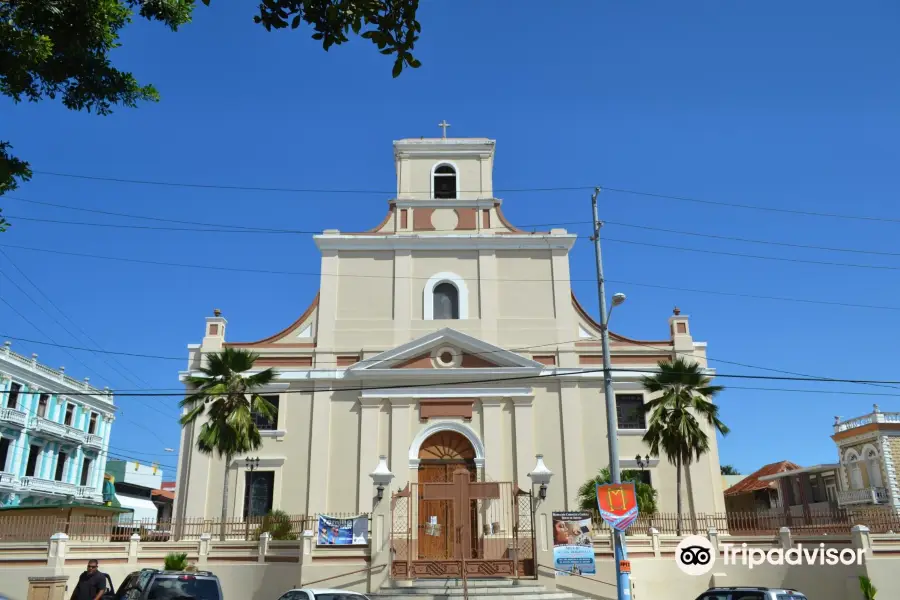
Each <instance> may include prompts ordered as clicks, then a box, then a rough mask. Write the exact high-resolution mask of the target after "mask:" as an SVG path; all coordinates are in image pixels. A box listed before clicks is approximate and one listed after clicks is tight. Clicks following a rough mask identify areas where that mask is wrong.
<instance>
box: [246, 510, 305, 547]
mask: <svg viewBox="0 0 900 600" xmlns="http://www.w3.org/2000/svg"><path fill="white" fill-rule="evenodd" d="M292 529H293V523H291V516H290V515H289V514H287V513H286V512H284V511H283V510H272V511H269V514H267V515H266V516H265V517H263V521H262V525H260V526H259V529H257V530H256V534H255V537H256V539H257V540H258V539H259V538H260V536H261V535H262V534H263V533H265V532H268V534H269V535H270V536H272V537H271V539H273V540H296V539H297V534H296V533H293V531H292Z"/></svg>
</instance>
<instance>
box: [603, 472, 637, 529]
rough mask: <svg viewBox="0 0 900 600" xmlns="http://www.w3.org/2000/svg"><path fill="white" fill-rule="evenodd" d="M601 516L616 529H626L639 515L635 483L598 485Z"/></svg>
mask: <svg viewBox="0 0 900 600" xmlns="http://www.w3.org/2000/svg"><path fill="white" fill-rule="evenodd" d="M597 508H599V509H600V516H601V517H602V518H603V520H604V521H606V523H607V524H608V525H609V526H610V527H612V528H613V529H615V530H616V531H625V530H626V529H628V526H629V525H631V524H632V523H634V521H635V519H637V517H638V505H637V493H636V491H635V487H634V484H633V483H608V484H601V485H598V486H597Z"/></svg>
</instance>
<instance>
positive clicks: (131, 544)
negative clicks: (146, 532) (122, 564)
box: [128, 533, 141, 564]
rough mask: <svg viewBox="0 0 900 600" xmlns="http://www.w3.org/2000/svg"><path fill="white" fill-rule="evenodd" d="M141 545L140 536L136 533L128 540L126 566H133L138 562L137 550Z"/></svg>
mask: <svg viewBox="0 0 900 600" xmlns="http://www.w3.org/2000/svg"><path fill="white" fill-rule="evenodd" d="M140 544H141V536H140V535H139V534H137V533H134V534H132V535H131V537H130V538H129V539H128V564H135V563H137V560H138V550H139V546H140Z"/></svg>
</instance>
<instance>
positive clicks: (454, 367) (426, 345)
mask: <svg viewBox="0 0 900 600" xmlns="http://www.w3.org/2000/svg"><path fill="white" fill-rule="evenodd" d="M543 368H544V365H543V364H541V363H539V362H536V361H533V360H531V359H529V358H526V357H524V356H522V355H520V354H516V353H515V352H511V351H509V350H506V349H505V348H501V347H499V346H495V345H494V344H489V343H487V342H484V341H482V340H479V339H478V338H475V337H472V336H470V335H468V334H465V333H461V332H459V331H456V330H455V329H450V328H444V329H440V330H438V331H435V332H433V333H430V334H428V335H425V336H422V337H420V338H418V339H415V340H413V341H411V342H408V343H406V344H403V345H402V346H398V347H396V348H393V349H391V350H387V351H385V352H382V353H380V354H377V355H375V356H373V357H371V358H368V359H366V360H362V361H360V362H358V363H356V364H354V365H351V366H350V367H349V368H348V369H347V372H348V374H353V373H358V374H362V373H372V372H373V371H377V372H379V373H385V372H388V371H389V372H393V373H395V374H403V373H409V372H411V371H419V372H421V371H432V372H440V373H447V372H448V371H450V372H454V371H457V372H469V373H471V372H473V371H474V372H478V371H481V372H488V371H490V372H492V373H493V372H507V371H510V370H514V371H538V372H539V371H540V370H541V369H543Z"/></svg>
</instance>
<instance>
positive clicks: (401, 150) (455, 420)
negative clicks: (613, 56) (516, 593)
mask: <svg viewBox="0 0 900 600" xmlns="http://www.w3.org/2000/svg"><path fill="white" fill-rule="evenodd" d="M494 149H495V142H494V141H493V140H489V139H482V138H464V139H452V138H451V139H447V138H437V139H404V140H400V141H396V142H394V165H395V169H396V178H397V196H396V198H395V199H393V200H391V201H390V202H389V208H388V213H387V215H386V216H385V218H384V220H383V221H382V222H381V223H380V224H378V225H377V226H375V227H374V228H373V229H371V230H369V231H366V232H361V233H350V232H343V231H339V230H337V229H331V230H326V231H324V232H323V233H322V234H321V235H316V236H314V240H315V243H316V245H317V246H318V248H319V250H320V251H321V254H322V262H321V273H322V275H321V281H320V286H319V291H318V293H317V294H316V295H315V297H314V298H313V299H312V301H311V303H310V304H309V305H308V307H306V309H305V310H303V311H300V310H298V312H300V313H301V314H300V317H299V318H298V319H297V320H296V321H294V322H293V323H291V324H289V325H287V326H286V327H285V328H284V329H283V330H282V331H279V332H277V333H273V334H271V335H268V337H265V338H263V339H259V340H256V341H248V342H241V341H233V340H231V339H229V338H228V335H227V334H228V330H227V327H228V322H227V321H226V319H225V317H224V316H223V315H222V314H221V313H220V312H219V311H216V312H215V315H214V316H211V317H208V318H207V319H206V324H205V330H204V336H203V339H202V341H201V343H199V344H192V345H189V346H188V356H187V369H186V370H185V371H183V372H182V373H181V377H182V380H183V378H184V377H185V376H187V375H188V374H190V373H196V372H197V368H198V367H199V366H201V364H202V361H203V357H204V355H205V354H207V353H210V352H216V351H219V350H221V349H222V348H224V347H232V348H247V349H250V350H253V351H254V352H257V353H258V354H259V355H260V358H259V359H258V361H257V362H256V365H257V366H258V367H260V368H265V367H274V368H275V369H276V370H277V372H278V375H277V378H276V380H275V382H274V383H273V384H272V385H271V386H269V387H268V388H267V389H265V390H262V391H261V393H262V394H263V395H266V396H267V397H268V398H269V399H270V401H271V402H272V403H273V404H275V406H277V408H278V414H277V418H276V419H275V420H273V421H272V422H267V421H265V420H264V419H261V420H260V422H259V423H260V425H261V428H262V430H263V436H264V440H263V446H262V448H261V449H260V450H259V451H258V452H254V453H253V456H254V457H256V456H258V457H259V462H258V463H254V469H252V470H250V469H248V468H247V467H248V466H249V464H248V463H247V462H246V461H245V458H246V457H243V456H240V457H235V458H234V460H233V461H232V462H231V463H230V464H228V465H226V464H224V461H223V460H221V459H218V458H216V457H209V456H205V455H202V454H200V453H198V452H197V451H196V449H195V446H196V435H197V431H198V429H199V426H189V427H186V428H185V429H184V430H183V435H182V440H181V451H180V459H179V468H178V475H177V485H178V489H177V493H176V508H175V513H176V518H179V517H181V518H184V517H210V518H216V517H218V515H220V512H221V501H222V489H223V482H224V477H228V478H230V488H229V489H230V490H231V496H230V497H229V499H228V513H229V515H233V516H234V517H235V518H238V519H240V518H241V517H242V516H245V515H248V514H257V513H259V512H263V511H265V510H268V509H269V508H273V507H274V508H278V509H281V510H284V511H286V512H288V513H292V514H317V513H325V514H329V513H337V512H357V511H359V512H369V511H371V510H372V509H373V504H375V503H377V500H378V497H377V496H376V494H375V493H374V492H373V482H372V479H371V478H370V473H371V472H372V471H373V469H375V467H376V465H377V464H378V463H379V456H381V455H384V456H385V457H387V459H386V463H387V466H388V468H389V469H390V471H391V473H393V475H394V480H393V482H392V484H391V486H390V488H391V491H395V490H397V489H400V488H403V487H404V486H406V485H407V484H408V483H415V482H422V481H443V480H447V479H448V478H449V477H450V476H451V475H452V473H454V472H455V470H457V469H459V468H460V467H462V468H464V469H466V470H468V471H469V472H470V473H471V476H472V477H473V478H475V479H477V480H479V481H487V482H509V484H510V485H513V486H516V487H518V488H522V489H527V490H530V489H531V480H530V479H529V473H530V472H531V471H532V469H533V468H534V467H535V463H536V458H535V457H536V455H539V454H540V455H542V456H543V461H544V464H545V465H546V466H547V467H548V468H549V469H550V470H551V471H552V472H553V473H554V476H553V480H552V482H551V483H550V484H549V486H548V487H547V489H546V500H545V504H546V505H547V506H552V507H554V508H553V510H565V509H575V508H577V506H578V499H577V491H578V488H579V486H581V485H582V484H583V483H584V482H585V481H586V480H588V479H589V478H591V477H593V476H594V475H595V474H596V473H597V471H598V470H599V469H600V468H603V467H606V466H607V440H606V425H605V423H606V421H605V418H606V417H605V408H604V406H605V405H604V400H603V380H602V372H601V364H602V363H601V346H600V327H599V325H598V324H597V323H596V322H595V321H594V320H593V319H592V318H591V317H590V316H589V315H588V313H587V312H586V311H585V310H584V309H583V308H582V306H581V305H580V304H579V302H578V301H577V300H576V299H575V297H574V296H573V293H572V289H571V287H570V280H569V277H570V275H569V252H570V250H571V249H572V247H573V245H574V244H575V241H576V236H575V235H574V234H571V233H568V232H567V231H566V230H565V229H551V230H550V231H544V232H526V231H523V230H521V229H518V228H516V227H515V226H514V225H513V224H511V223H510V222H509V221H508V220H507V219H506V218H505V217H504V215H503V212H502V210H501V204H502V202H501V200H500V199H498V198H496V197H495V196H494V192H493V162H494ZM584 251H588V248H587V247H585V249H584ZM259 309H260V310H266V309H265V306H264V305H260V307H259ZM659 325H660V327H659V329H660V330H661V332H663V331H664V332H665V335H664V336H661V338H662V339H658V340H650V341H638V340H633V339H629V338H627V337H624V336H621V335H616V334H612V336H611V347H612V360H613V365H614V367H615V368H617V369H623V370H622V371H616V373H615V377H614V381H615V390H616V403H617V406H618V423H619V429H618V432H617V434H618V436H619V444H620V448H621V456H622V457H623V460H622V468H623V469H643V477H644V478H645V479H648V480H649V481H650V482H651V483H652V484H653V485H654V486H655V487H656V488H657V489H658V490H659V508H660V510H661V511H674V510H675V502H676V500H675V481H676V478H675V469H674V467H672V466H671V465H670V464H669V463H668V461H667V460H666V458H665V457H662V458H661V460H660V459H658V458H651V459H650V460H649V461H646V460H640V461H638V460H636V459H635V458H632V457H643V456H645V455H646V454H647V447H646V446H645V444H644V443H643V442H642V440H641V436H642V435H643V433H644V432H645V431H646V421H645V418H644V413H643V410H642V405H643V403H644V402H646V401H647V399H648V398H647V397H646V395H645V393H644V391H643V389H642V387H641V385H640V377H641V376H642V375H644V374H646V372H647V370H653V369H655V366H656V364H657V362H658V361H660V360H667V359H670V358H672V357H673V356H674V355H675V353H676V352H679V353H682V354H684V355H687V356H690V357H693V358H694V359H696V360H697V361H699V362H700V363H701V365H703V366H706V359H705V356H706V343H705V342H696V341H694V339H693V337H692V335H691V328H690V322H689V319H688V317H687V316H686V315H682V314H680V313H679V312H678V311H675V314H673V315H671V316H669V317H668V321H667V322H663V321H662V319H661V320H660V324H659ZM261 333H262V334H263V335H265V334H266V333H267V332H261ZM642 370H643V371H642ZM709 372H710V374H712V371H711V370H710V371H709ZM708 433H709V435H710V440H711V449H710V452H709V453H708V454H707V455H705V456H703V457H702V459H701V460H700V461H699V462H697V463H695V464H694V465H692V466H691V468H690V473H689V475H690V476H689V477H688V478H686V479H687V480H688V481H687V482H686V483H685V486H686V492H685V494H686V495H685V498H688V501H687V502H685V509H686V510H687V509H688V508H693V509H695V510H696V511H697V512H707V513H710V512H722V511H724V500H723V496H722V479H721V476H720V472H719V457H718V449H717V445H716V436H715V434H714V433H713V432H712V431H709V430H708ZM687 486H690V487H691V488H692V494H689V493H687Z"/></svg>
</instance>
